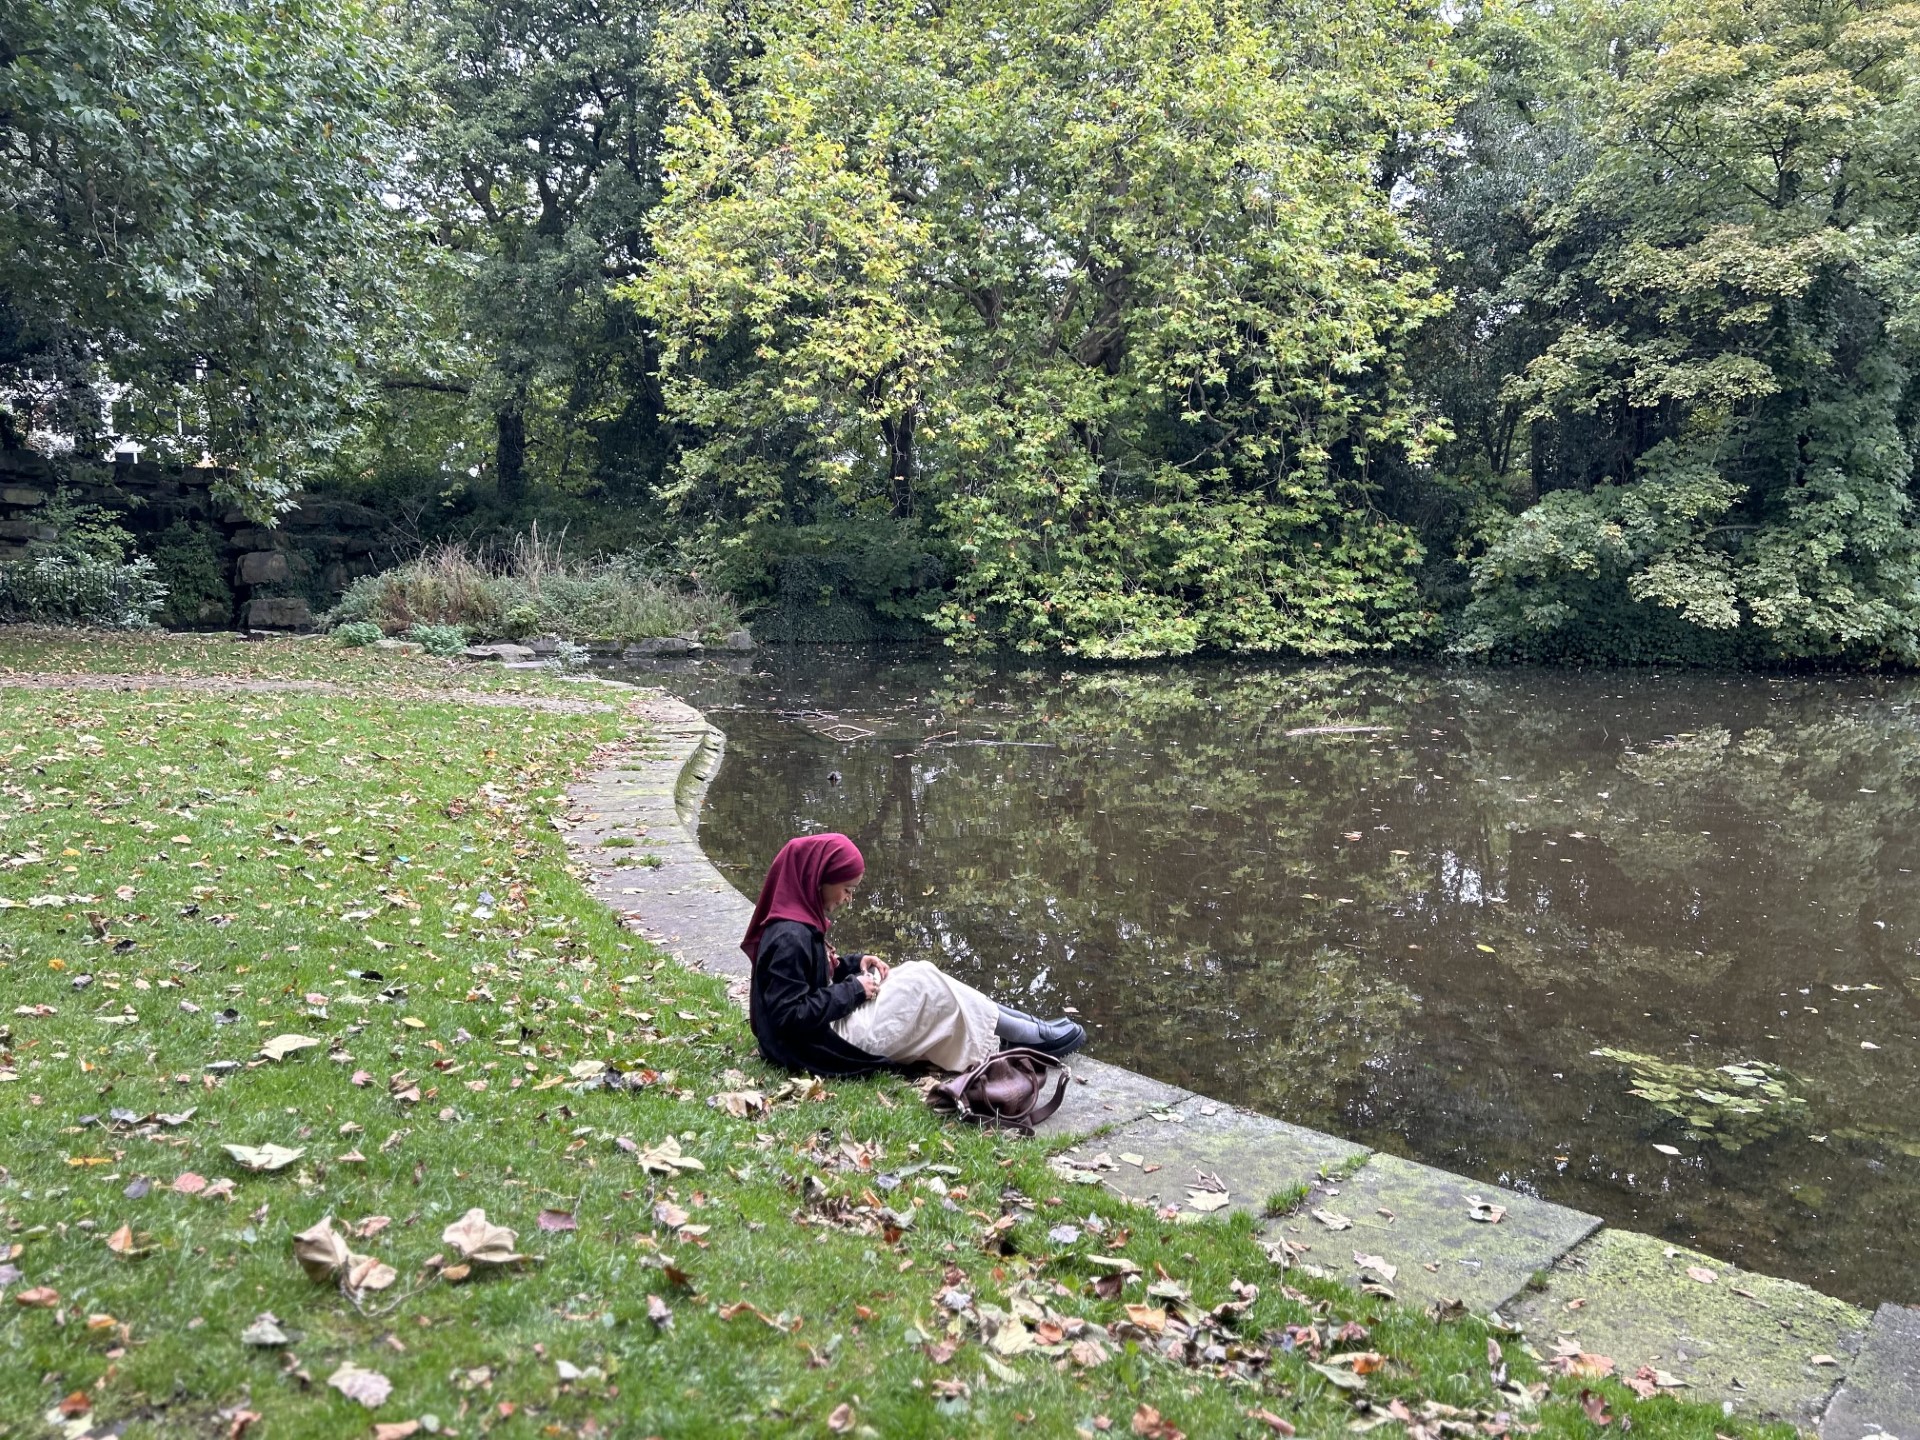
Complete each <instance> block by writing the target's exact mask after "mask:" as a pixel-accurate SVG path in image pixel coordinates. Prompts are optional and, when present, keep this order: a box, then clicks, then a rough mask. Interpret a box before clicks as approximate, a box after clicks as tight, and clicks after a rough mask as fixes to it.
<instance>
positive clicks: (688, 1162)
mask: <svg viewBox="0 0 1920 1440" xmlns="http://www.w3.org/2000/svg"><path fill="white" fill-rule="evenodd" d="M640 1168H641V1169H643V1170H651V1171H654V1172H655V1173H656V1174H660V1175H677V1174H679V1173H680V1172H681V1171H682V1170H704V1169H706V1168H707V1167H706V1166H705V1165H703V1164H701V1163H700V1162H699V1161H698V1160H696V1159H694V1158H693V1156H691V1155H682V1154H681V1153H680V1142H679V1141H678V1140H677V1139H675V1138H674V1137H673V1136H671V1135H669V1136H667V1138H666V1139H664V1140H662V1141H661V1142H660V1143H659V1144H658V1145H654V1146H652V1147H650V1148H648V1149H644V1150H642V1151H641V1152H640Z"/></svg>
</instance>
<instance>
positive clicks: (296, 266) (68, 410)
mask: <svg viewBox="0 0 1920 1440" xmlns="http://www.w3.org/2000/svg"><path fill="white" fill-rule="evenodd" d="M389 41H390V37H389V36H388V35H387V34H386V33H385V31H384V29H383V27H382V25H381V23H380V19H379V13H378V12H377V11H376V10H375V9H373V8H372V7H368V6H364V5H361V4H359V3H355V0H349V3H346V4H312V3H304V0H274V3H273V4H272V5H270V6H260V5H249V4H245V3H240V0H106V3H99V0H5V3H4V4H0V196H3V197H4V200H5V204H4V206H0V257H4V261H0V395H4V397H5V399H6V408H7V411H8V412H9V413H8V415H7V418H6V423H5V424H4V425H0V432H4V435H3V436H0V438H4V439H5V441H6V443H8V444H14V443H18V440H19V438H20V434H19V432H20V431H22V430H32V429H36V428H38V429H45V430H48V431H51V432H54V433H56V434H58V435H60V436H63V437H67V438H71V439H72V440H74V441H75V442H77V443H79V444H81V445H83V446H86V447H89V448H92V447H95V446H97V445H98V444H99V443H100V442H101V441H102V439H103V438H104V436H105V435H107V434H121V435H130V436H133V437H135V438H137V439H138V440H139V441H141V442H142V443H144V444H145V445H148V446H151V447H156V448H158V449H159V451H160V452H161V453H162V454H163V455H169V456H173V457H175V458H179V459H183V460H185V461H187V462H192V461H195V460H197V459H199V458H200V456H201V455H202V453H203V452H204V453H207V454H210V455H212V456H213V457H214V458H215V459H217V460H219V461H220V462H222V463H223V464H226V465H229V466H232V467H234V468H235V470H236V471H237V474H236V476H235V478H236V480H237V482H238V490H239V493H240V494H241V495H242V496H244V497H247V498H249V499H250V500H251V501H252V502H253V503H254V505H255V506H256V508H259V509H262V510H271V509H272V508H273V507H274V506H275V505H276V504H277V503H278V502H280V501H283V500H284V499H285V498H286V497H287V495H288V494H289V493H291V492H292V490H293V489H295V488H296V487H297V486H298V485H299V484H300V483H302V482H303V481H305V480H308V479H311V478H312V477H313V476H314V475H315V474H316V472H317V471H319V470H320V469H322V468H324V466H325V465H326V463H327V462H328V459H329V457H330V455H331V453H332V451H333V449H334V448H335V447H336V446H337V445H338V444H339V442H340V440H341V437H342V426H343V422H344V420H345V418H346V417H347V416H348V415H349V414H350V413H351V411H352V410H353V408H354V403H355V400H356V396H357V393H358V392H359V390H360V389H361V387H362V383H363V379H362V376H361V374H360V368H359V366H358V363H357V362H358V360H359V357H360V353H361V351H362V350H363V348H364V345H365V341H366V329H367V322H368V320H369V317H370V315H371V314H372V313H373V311H374V309H375V308H376V307H377V306H378V305H379V304H380V303H381V297H382V293H383V291H384V288H385V283H384V278H383V276H382V274H381V273H380V270H379V267H378V265H377V263H376V262H377V259H378V257H379V255H380V254H381V252H382V246H383V242H384V240H385V239H386V237H387V235H388V233H389V232H390V230H391V229H392V228H393V227H392V224H391V223H390V220H389V217H388V212H387V211H386V210H385V209H384V207H382V206H381V205H380V204H379V203H378V196H379V194H380V192H381V191H383V190H384V189H385V188H386V187H387V186H388V185H389V184H390V183H391V181H390V178H389V175H388V171H389V169H390V168H391V166H392V164H393V156H394V154H395V153H396V143H395V142H396V140H397V139H398V137H397V135H396V133H395V131H394V128H393V124H392V117H391V115H390V113H389V112H390V109H391V102H390V97H389V85H390V82H391V78H392V66H393V60H394V57H393V53H392V47H391V45H390V43H389ZM109 401H110V402H111V413H112V419H111V421H106V420H105V419H104V416H103V407H104V406H106V405H107V404H108V402H109Z"/></svg>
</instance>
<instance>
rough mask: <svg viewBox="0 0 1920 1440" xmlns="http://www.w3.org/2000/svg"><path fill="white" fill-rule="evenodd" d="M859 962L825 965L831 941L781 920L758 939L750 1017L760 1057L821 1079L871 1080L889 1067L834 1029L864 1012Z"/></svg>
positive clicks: (857, 959) (809, 928)
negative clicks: (846, 1018)
mask: <svg viewBox="0 0 1920 1440" xmlns="http://www.w3.org/2000/svg"><path fill="white" fill-rule="evenodd" d="M859 973H860V957H859V956H858V955H853V956H842V957H841V958H840V963H839V965H837V966H833V965H831V964H830V962H829V961H828V958H827V937H826V936H824V935H822V934H821V933H820V932H819V931H818V930H816V929H814V928H813V927H812V926H811V925H803V924H801V923H800V922H799V921H798V920H775V921H774V922H773V923H772V924H771V925H769V926H767V928H766V930H765V931H764V932H762V934H761V936H760V955H759V958H758V959H757V960H755V961H754V964H753V987H752V990H751V992H750V999H749V1007H748V1014H749V1015H750V1016H751V1018H752V1021H753V1035H754V1038H755V1039H756V1040H758V1041H759V1042H760V1053H761V1054H762V1055H764V1056H765V1057H766V1058H767V1059H768V1060H769V1061H771V1062H772V1063H773V1064H775V1065H783V1066H785V1067H786V1068H787V1069H789V1070H810V1071H812V1072H813V1073H814V1074H815V1075H830V1076H848V1075H870V1074H872V1073H873V1072H874V1071H875V1070H882V1069H885V1068H886V1066H887V1063H888V1062H887V1060H886V1059H885V1058H884V1057H882V1056H879V1055H869V1054H868V1053H867V1052H866V1051H865V1050H862V1049H860V1048H859V1047H858V1046H857V1045H849V1044H848V1043H847V1042H846V1041H844V1040H842V1039H841V1038H840V1037H839V1036H838V1035H836V1034H835V1033H834V1032H833V1029H832V1028H831V1027H832V1025H833V1022H834V1021H836V1020H838V1019H840V1018H841V1017H842V1016H844V1015H848V1014H851V1013H852V1012H853V1011H854V1010H856V1009H858V1008H859V1007H860V1006H862V1005H864V1004H866V1001H867V992H866V989H865V987H863V986H862V985H861V984H860V981H859V979H858V976H859Z"/></svg>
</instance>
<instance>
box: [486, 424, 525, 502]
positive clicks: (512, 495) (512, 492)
mask: <svg viewBox="0 0 1920 1440" xmlns="http://www.w3.org/2000/svg"><path fill="white" fill-rule="evenodd" d="M493 424H494V446H493V475H494V481H493V483H494V494H495V495H496V496H497V497H498V498H499V501H500V503H501V504H502V505H507V506H518V505H519V504H520V503H521V502H522V501H524V500H525V499H526V498H527V416H526V412H525V411H524V410H522V409H521V407H520V401H519V398H518V397H515V398H514V399H513V400H511V401H509V402H508V403H507V404H506V405H504V406H502V407H501V409H500V410H499V411H497V412H496V413H495V415H494V417H493Z"/></svg>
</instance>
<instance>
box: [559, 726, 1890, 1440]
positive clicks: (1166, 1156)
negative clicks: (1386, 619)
mask: <svg viewBox="0 0 1920 1440" xmlns="http://www.w3.org/2000/svg"><path fill="white" fill-rule="evenodd" d="M642 714H643V718H644V720H645V722H646V724H647V727H648V728H647V731H646V733H645V735H644V736H643V737H642V738H641V739H640V740H639V741H638V742H637V743H636V744H634V745H633V746H631V747H629V748H628V749H627V750H626V751H625V752H624V753H622V754H621V755H620V756H619V757H617V758H616V759H614V760H613V761H611V762H610V763H609V764H608V765H607V766H606V767H605V768H603V769H601V770H600V771H598V772H596V773H595V774H593V775H591V776H589V777H588V778H587V779H586V780H584V781H582V782H581V783H580V784H578V785H576V786H574V787H573V789H572V790H571V791H570V792H569V799H570V801H571V805H570V807H569V812H568V817H567V830H568V844H569V846H570V847H571V849H572V850H573V852H574V854H575V856H576V857H577V858H578V859H579V861H580V862H581V865H582V869H583V871H584V873H585V875H586V877H587V883H588V885H589V888H590V889H591V891H592V893H593V894H594V895H595V896H596V897H597V898H599V899H601V900H602V901H604V902H605V903H606V904H607V905H609V906H611V907H612V908H613V909H614V910H616V911H618V912H620V914H621V915H622V916H623V917H624V919H625V920H626V922H627V923H628V924H629V925H630V926H631V927H632V928H633V929H635V930H637V931H638V932H639V933H640V934H642V935H644V936H645V937H646V938H647V939H649V940H651V941H652V942H654V944H656V945H657V946H659V947H660V948H661V949H663V950H665V951H666V952H668V953H669V954H671V955H673V956H674V957H675V958H676V959H678V960H679V961H681V963H683V964H685V965H687V966H689V967H690V968H692V969H695V970H703V971H707V972H709V973H713V974H718V975H722V976H725V977H727V979H728V980H729V982H730V988H731V990H732V992H733V993H734V995H735V996H736V998H738V999H740V1000H741V1001H742V1003H744V997H745V993H746V978H747V973H748V965H747V959H746V957H745V956H744V955H743V954H742V953H741V951H740V949H739V939H740V936H741V934H742V933H744V931H745V929H746V924H747V920H748V917H749V916H750V915H751V914H752V909H753V907H752V905H751V904H750V903H749V902H748V901H747V899H746V897H745V896H743V895H742V894H741V893H740V892H739V891H738V890H736V889H735V888H734V887H733V886H732V885H731V884H729V883H728V881H727V879H726V877H724V876H723V875H721V873H720V872H719V871H718V870H717V869H716V868H715V867H714V866H713V864H712V863H711V862H710V861H709V860H708V859H707V857H706V855H705V854H704V853H703V852H702V851H701V849H700V845H699V842H698V841H697V839H696V838H695V835H696V833H697V830H698V824H699V808H700V802H701V798H702V797H703V796H704V794H705V790H706V786H707V784H708V782H709V781H711V779H712V777H713V775H714V773H715V772H716V771H717V769H718V768H719V763H720V757H721V754H722V747H723V744H724V737H722V736H721V734H720V732H719V731H718V730H717V729H715V728H714V727H713V726H712V725H710V724H708V723H707V720H706V717H705V716H703V715H701V714H700V712H699V711H697V710H695V709H693V708H692V707H691V706H688V705H685V704H682V703H681V702H680V701H678V700H675V699H672V698H670V697H668V696H665V695H657V696H653V697H650V698H649V699H648V700H647V701H646V702H645V704H644V707H643V711H642ZM610 840H612V841H618V842H623V843H619V844H614V845H609V844H608V843H607V842H608V841H610ZM1073 1071H1074V1082H1075V1083H1074V1084H1073V1085H1072V1087H1071V1088H1070V1092H1069V1093H1070V1100H1069V1103H1068V1104H1067V1105H1065V1106H1063V1107H1062V1109H1061V1111H1060V1112H1059V1113H1058V1114H1057V1115H1056V1116H1055V1117H1054V1118H1053V1119H1052V1120H1051V1121H1049V1122H1048V1123H1047V1124H1046V1125H1045V1126H1044V1127H1042V1131H1041V1134H1042V1136H1043V1137H1044V1138H1045V1139H1046V1140H1047V1141H1050V1142H1052V1143H1054V1144H1056V1145H1060V1146H1062V1148H1061V1150H1060V1153H1059V1154H1058V1155H1057V1156H1056V1158H1055V1161H1054V1163H1055V1165H1056V1167H1057V1168H1059V1169H1060V1170H1061V1172H1062V1178H1063V1181H1066V1182H1074V1181H1079V1182H1083V1183H1098V1184H1104V1185H1107V1186H1108V1187H1110V1188H1112V1189H1114V1190H1116V1191H1118V1192H1120V1193H1121V1194H1124V1195H1127V1196H1130V1197H1131V1198H1133V1199H1135V1200H1138V1201H1140V1202H1141V1203H1143V1204H1148V1205H1152V1206H1155V1207H1156V1208H1158V1209H1160V1211H1161V1213H1162V1214H1163V1215H1166V1216H1168V1217H1169V1218H1172V1219H1185V1220H1197V1219H1199V1218H1201V1214H1202V1209H1201V1207H1205V1209H1206V1210H1207V1211H1212V1210H1216V1209H1220V1208H1225V1209H1229V1210H1244V1211H1250V1212H1252V1213H1253V1214H1255V1215H1257V1216H1261V1217H1262V1231H1263V1235H1264V1237H1265V1238H1266V1239H1267V1240H1269V1241H1270V1242H1279V1241H1282V1240H1284V1241H1287V1242H1289V1245H1288V1247H1287V1248H1286V1250H1285V1251H1284V1252H1283V1253H1291V1254H1293V1255H1294V1256H1295V1259H1294V1262H1293V1263H1295V1264H1298V1265H1301V1266H1303V1267H1304V1266H1312V1267H1314V1268H1315V1269H1316V1270H1317V1271H1318V1272H1319V1273H1324V1274H1327V1275H1331V1276H1333V1277H1335V1278H1337V1279H1340V1280H1344V1281H1346V1282H1348V1283H1350V1284H1355V1285H1360V1284H1366V1285H1370V1286H1382V1287H1385V1288H1386V1289H1388V1290H1389V1291H1391V1292H1392V1293H1393V1294H1394V1295H1395V1297H1396V1298H1398V1299H1399V1300H1401V1301H1403V1302H1405V1303H1407V1304H1410V1305H1414V1306H1420V1307H1433V1308H1434V1309H1435V1311H1436V1313H1445V1312H1446V1310H1447V1308H1448V1307H1451V1306H1453V1305H1456V1304H1459V1305H1464V1306H1466V1307H1467V1308H1468V1309H1470V1310H1473V1311H1475V1312H1476V1313H1480V1314H1485V1315H1491V1316H1494V1317H1495V1318H1496V1319H1498V1320H1499V1321H1501V1322H1503V1323H1505V1324H1508V1325H1511V1326H1513V1327H1515V1328H1516V1329H1517V1330H1519V1331H1520V1332H1521V1334H1523V1335H1524V1336H1525V1339H1526V1342H1527V1343H1528V1344H1530V1345H1531V1346H1532V1347H1533V1349H1534V1351H1535V1353H1536V1354H1538V1355H1540V1356H1541V1357H1543V1358H1550V1357H1551V1356H1553V1355H1554V1354H1555V1353H1556V1351H1559V1350H1563V1349H1565V1348H1566V1347H1569V1346H1571V1347H1575V1348H1577V1349H1579V1350H1581V1351H1585V1352H1589V1353H1593V1354H1601V1355H1606V1356H1610V1357H1612V1359H1613V1361H1614V1362H1615V1365H1616V1367H1617V1373H1618V1374H1619V1375H1620V1376H1622V1377H1623V1378H1626V1377H1634V1376H1643V1377H1645V1379H1644V1381H1643V1383H1647V1382H1654V1381H1659V1382H1661V1383H1664V1381H1665V1380H1669V1379H1670V1380H1673V1381H1675V1382H1677V1383H1676V1384H1675V1385H1674V1386H1673V1387H1671V1389H1672V1393H1675V1394H1677V1395H1680V1396H1682V1397H1685V1398H1689V1399H1695V1400H1706V1401H1710V1402H1715V1403H1718V1404H1720V1405H1722V1406H1723V1407H1724V1408H1725V1410H1726V1412H1727V1413H1728V1414H1733V1413H1736V1412H1738V1413H1741V1414H1744V1415H1748V1416H1751V1417H1754V1418H1762V1419H1779V1420H1787V1421H1791V1422H1792V1423H1794V1424H1796V1425H1799V1426H1801V1427H1803V1428H1804V1429H1807V1430H1810V1431H1815V1432H1817V1433H1818V1434H1819V1436H1820V1437H1821V1440H1866V1437H1869V1436H1876V1437H1881V1440H1885V1437H1889V1436H1892V1437H1900V1440H1920V1310H1913V1309H1909V1308H1908V1307H1905V1306H1899V1305H1883V1306H1882V1307H1880V1310H1879V1312H1878V1313H1877V1314H1875V1315H1872V1316H1869V1315H1868V1314H1867V1313H1866V1312H1865V1311H1863V1310H1861V1309H1859V1308H1857V1307H1855V1306H1853V1305H1849V1304H1847V1303H1846V1302H1845V1301H1841V1300H1835V1299H1833V1298H1831V1297H1829V1296H1826V1295H1822V1294H1820V1293H1819V1292H1817V1291H1815V1290H1811V1289H1809V1288H1808V1287H1806V1286H1804V1285H1799V1284H1796V1283H1794V1282H1792V1281H1788V1280H1781V1279H1777V1278H1774V1277H1771V1276H1765V1275H1758V1274H1752V1273H1748V1272H1744V1271H1741V1270H1738V1269H1736V1268H1735V1267H1733V1266H1731V1265H1727V1264H1724V1263H1722V1262H1721V1261H1719V1260H1716V1259H1714V1258H1713V1257H1711V1256H1707V1255H1703V1254H1700V1253H1698V1252H1696V1251H1692V1250H1687V1249H1683V1248H1681V1247H1679V1246H1675V1245H1670V1244H1668V1243H1667V1242H1665V1241H1662V1240H1659V1239H1657V1238H1656V1237H1653V1236H1650V1235H1640V1234H1635V1233H1633V1232H1631V1231H1625V1230H1613V1229H1608V1228H1603V1227H1602V1225H1601V1222H1600V1221H1599V1220H1598V1219H1597V1218H1596V1217H1594V1216H1591V1215H1586V1214H1582V1213H1581V1212H1579V1211H1576V1210H1570V1209H1568V1208H1567V1207H1565V1206H1562V1205H1555V1204H1552V1203H1550V1202H1547V1201H1544V1200H1540V1199H1538V1198H1536V1197H1533V1196H1530V1195H1524V1194H1521V1193H1519V1192H1516V1191H1512V1190H1506V1189H1503V1188H1501V1187H1500V1186H1497V1185H1492V1184H1488V1183H1486V1182H1484V1181H1477V1180H1473V1179H1470V1178H1468V1177H1466V1176H1463V1175H1454V1174H1450V1173H1448V1172H1446V1171H1443V1170H1436V1169H1433V1168H1432V1167H1430V1166H1426V1165H1420V1164H1416V1163H1414V1162H1412V1161H1410V1160H1404V1159H1401V1158H1399V1157H1398V1156H1393V1155H1386V1154H1381V1153H1378V1152H1375V1151H1372V1150H1369V1149H1368V1148H1366V1147H1365V1146H1361V1145H1356V1144H1353V1143H1352V1142H1350V1141H1347V1140H1343V1139H1340V1138H1338V1137H1337V1136H1333V1135H1326V1134H1322V1133H1320V1132H1318V1131H1314V1130H1308V1129H1304V1128H1302V1127H1300V1126H1296V1125H1291V1124H1288V1123H1287V1122H1285V1121H1283V1120H1279V1119H1275V1118H1273V1117H1271V1116H1266V1115H1261V1114H1258V1113H1257V1112H1254V1111H1250V1110H1244V1109H1240V1108H1238V1107H1235V1106H1232V1105H1229V1104H1227V1103H1225V1102H1223V1101H1217V1100H1211V1099H1209V1098H1207V1097H1206V1096H1204V1095H1196V1094H1194V1093H1193V1092H1191V1091H1188V1090H1182V1089H1180V1088H1178V1087H1176V1086H1172V1085H1168V1084H1165V1083H1163V1082H1161V1081H1158V1080H1154V1079H1152V1078H1151V1077H1149V1076H1145V1075H1141V1074H1138V1073H1137V1072H1134V1071H1131V1070H1126V1069H1123V1068H1121V1067H1119V1066H1114V1065H1109V1064H1106V1063H1104V1062H1102V1061H1099V1060H1096V1059H1092V1058H1090V1057H1075V1059H1074V1062H1073ZM1203 1175H1205V1176H1217V1177H1218V1178H1219V1180H1220V1181H1221V1183H1223V1184H1225V1185H1226V1187H1227V1200H1226V1204H1225V1206H1224V1207H1222V1206H1220V1205H1218V1204H1217V1202H1216V1200H1215V1199H1214V1198H1213V1197H1214V1196H1217V1193H1218V1192H1211V1194H1210V1193H1209V1190H1208V1189H1206V1188H1193V1187H1195V1186H1196V1183H1197V1182H1198V1180H1199V1177H1200V1176H1203ZM1276 1200H1278V1201H1279V1208H1281V1209H1283V1210H1284V1213H1281V1214H1277V1215H1275V1214H1272V1213H1271V1210H1272V1209H1273V1208H1275V1206H1274V1205H1273V1204H1272V1203H1270V1202H1274V1201H1276ZM1196 1202H1198V1203H1197V1204H1196Z"/></svg>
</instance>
